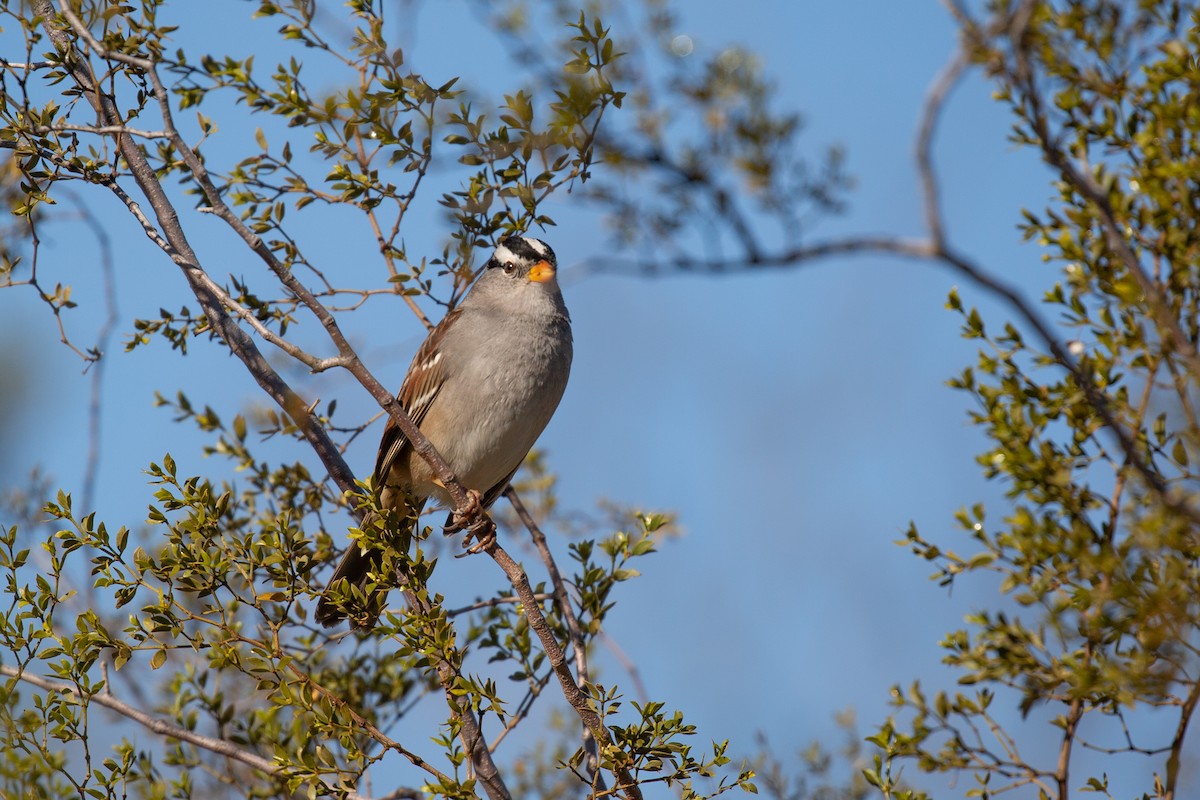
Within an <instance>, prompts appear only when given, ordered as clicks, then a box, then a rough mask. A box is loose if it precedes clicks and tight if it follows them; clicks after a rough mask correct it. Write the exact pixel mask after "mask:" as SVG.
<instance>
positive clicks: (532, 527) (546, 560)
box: [504, 485, 604, 789]
mask: <svg viewBox="0 0 1200 800" xmlns="http://www.w3.org/2000/svg"><path fill="white" fill-rule="evenodd" d="M504 496H505V497H507V498H508V502H509V503H511V504H512V507H513V510H514V511H516V512H517V516H518V517H519V518H520V519H521V522H522V523H523V524H524V525H525V528H526V530H528V531H529V536H530V538H532V539H533V544H534V547H536V548H537V551H538V555H539V556H541V559H542V563H543V564H545V565H546V572H547V573H549V575H550V583H551V585H552V586H553V587H554V599H555V602H556V603H557V604H558V608H559V613H561V614H562V616H563V620H564V621H565V622H566V624H567V631H568V632H569V633H570V634H571V650H572V652H573V653H574V654H575V676H576V679H575V685H576V686H578V687H579V688H580V689H586V687H587V684H588V682H589V681H590V680H591V678H590V677H589V675H588V664H587V644H586V643H585V642H584V639H583V630H582V629H581V628H580V627H579V617H577V616H576V615H575V607H574V606H573V605H572V604H571V597H570V595H568V594H567V586H566V582H565V581H563V578H562V574H561V573H560V572H559V571H558V564H557V563H556V562H555V561H554V556H553V555H552V554H551V553H550V547H549V545H548V544H547V543H546V535H545V534H544V533H542V529H541V528H540V527H538V524H537V521H536V520H535V519H534V518H533V515H532V514H530V513H529V509H527V508H526V507H525V504H524V503H523V502H521V498H520V496H519V495H518V494H517V490H516V489H514V488H513V487H512V486H511V485H509V487H508V488H507V489H505V490H504ZM583 749H584V752H586V753H587V756H588V765H587V766H588V772H590V773H591V775H592V778H593V781H594V780H595V779H596V778H597V777H598V775H599V770H600V753H599V750H598V748H597V746H596V738H595V736H594V735H593V734H592V731H591V729H590V728H589V727H587V725H584V728H583ZM589 783H590V781H589ZM597 788H600V789H603V788H604V785H603V783H602V782H601V783H600V784H599V785H598V786H597Z"/></svg>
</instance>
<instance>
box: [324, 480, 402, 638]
mask: <svg viewBox="0 0 1200 800" xmlns="http://www.w3.org/2000/svg"><path fill="white" fill-rule="evenodd" d="M422 505H424V504H423V503H422ZM420 513H421V511H420V508H417V509H416V510H415V511H414V512H413V515H412V517H410V518H409V519H408V520H405V522H404V523H403V524H402V526H401V529H400V530H398V531H396V533H395V535H394V536H389V537H388V538H389V539H391V541H392V542H393V545H392V546H393V547H394V548H395V549H396V550H397V551H399V552H405V551H407V550H408V546H409V542H410V540H411V539H412V528H413V523H414V520H415V518H416V516H417V515H418V514H420ZM376 519H377V518H376V517H375V515H374V514H368V515H367V516H366V517H364V518H363V521H362V525H361V526H360V527H361V528H363V529H366V528H368V527H369V526H371V525H373V524H375V521H376ZM382 564H383V551H382V550H379V549H375V548H373V549H370V550H367V551H366V552H364V551H363V549H362V547H360V546H359V545H358V543H357V542H351V543H350V547H349V548H347V550H346V554H345V555H344V556H342V560H341V562H340V563H339V564H338V566H337V569H336V570H334V572H333V576H332V577H331V578H330V579H329V583H328V584H327V585H326V587H325V591H324V592H322V593H321V599H320V601H319V602H318V603H317V611H316V614H314V615H313V616H314V618H315V619H316V621H317V622H319V623H321V624H322V625H324V626H325V627H329V626H331V625H337V624H338V623H339V622H341V621H342V620H344V619H347V618H349V619H350V621H351V624H352V625H353V626H354V627H355V628H356V629H358V630H364V631H365V630H370V629H371V628H374V627H375V623H377V622H378V621H379V615H380V614H382V613H383V608H384V603H385V602H386V600H387V589H386V588H385V589H375V590H373V591H371V592H369V593H368V594H367V599H366V604H365V606H358V604H348V603H345V602H342V603H340V604H339V603H337V602H335V600H334V597H333V596H332V595H333V593H332V590H333V589H334V588H335V587H336V586H337V585H338V584H339V583H340V582H341V581H343V580H344V581H346V583H347V585H348V586H354V587H358V588H359V589H361V590H365V588H366V586H367V584H368V582H369V581H368V577H367V576H368V575H370V574H372V573H374V574H375V575H376V576H377V577H376V579H375V581H374V582H376V583H381V582H383V579H382V576H380V575H379V571H380V568H381V566H382ZM344 591H345V590H344V589H343V590H341V591H340V592H338V593H337V594H343V595H344Z"/></svg>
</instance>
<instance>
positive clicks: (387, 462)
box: [375, 307, 462, 486]
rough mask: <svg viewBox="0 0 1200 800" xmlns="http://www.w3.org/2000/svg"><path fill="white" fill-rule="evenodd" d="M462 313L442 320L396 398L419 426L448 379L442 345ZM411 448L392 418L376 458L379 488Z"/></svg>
mask: <svg viewBox="0 0 1200 800" xmlns="http://www.w3.org/2000/svg"><path fill="white" fill-rule="evenodd" d="M461 313H462V309H461V307H460V308H456V309H454V310H453V311H451V312H450V313H449V314H447V315H446V316H445V317H443V318H442V321H441V322H440V323H438V325H437V327H436V328H434V329H433V331H431V332H430V334H429V336H427V337H426V338H425V341H424V342H423V343H422V344H421V346H420V348H418V349H417V354H416V355H415V356H413V360H412V364H411V365H410V366H409V368H408V374H407V375H405V376H404V382H403V383H402V384H400V391H399V393H397V395H396V399H397V400H399V401H400V407H401V408H403V409H404V410H405V411H407V412H408V416H409V417H410V418H411V419H412V421H413V424H414V425H417V426H418V427H419V426H420V425H421V421H422V420H423V419H425V414H426V413H427V412H428V411H429V407H430V406H431V405H433V399H434V398H435V397H437V395H438V392H439V391H440V390H441V388H442V383H443V381H444V380H445V377H446V373H445V371H444V363H443V361H442V357H441V352H440V348H439V343H440V342H441V340H442V337H444V336H445V334H446V331H447V330H449V329H450V326H451V325H453V324H454V322H455V320H457V319H458V318H459V316H460V315H461ZM408 445H409V441H408V437H407V436H405V435H404V431H402V430H400V426H399V425H397V424H396V422H395V420H393V419H391V418H389V419H388V421H387V425H386V426H385V427H384V429H383V437H382V438H381V439H380V441H379V455H378V456H377V457H376V459H375V484H376V485H377V486H383V485H384V484H385V483H386V482H387V477H388V474H389V473H391V471H392V467H393V466H395V464H396V462H397V460H399V459H401V458H403V457H404V451H405V450H406V449H407V448H408Z"/></svg>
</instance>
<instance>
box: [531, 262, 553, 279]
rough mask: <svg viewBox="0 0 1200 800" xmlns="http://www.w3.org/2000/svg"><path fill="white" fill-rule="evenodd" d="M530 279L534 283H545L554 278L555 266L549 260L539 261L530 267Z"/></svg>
mask: <svg viewBox="0 0 1200 800" xmlns="http://www.w3.org/2000/svg"><path fill="white" fill-rule="evenodd" d="M529 280H531V281H533V282H534V283H545V282H546V281H549V280H554V267H553V266H551V265H550V262H549V261H539V262H538V263H536V264H534V265H533V266H532V267H530V269H529Z"/></svg>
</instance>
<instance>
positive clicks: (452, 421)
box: [315, 235, 573, 629]
mask: <svg viewBox="0 0 1200 800" xmlns="http://www.w3.org/2000/svg"><path fill="white" fill-rule="evenodd" d="M557 273H558V260H557V258H556V257H555V255H554V251H553V250H551V249H550V246H549V245H548V244H546V243H545V242H543V241H541V240H540V239H534V238H532V237H528V236H517V235H514V236H508V237H506V238H504V239H502V240H501V241H500V242H499V243H498V245H497V246H496V249H495V252H494V253H493V254H492V256H491V258H489V259H488V261H487V263H486V264H485V265H484V267H483V269H482V270H481V271H480V274H479V277H478V278H477V279H476V280H475V283H474V284H473V285H472V286H471V289H470V291H468V293H467V295H466V296H465V297H464V298H463V300H462V302H460V303H459V304H458V305H457V306H456V307H455V308H453V309H452V310H451V311H450V312H449V313H447V314H446V316H445V317H443V318H442V321H441V322H440V323H438V324H437V325H436V326H435V327H434V328H433V330H432V331H430V332H429V335H428V336H427V337H426V339H425V341H424V342H423V343H422V344H421V346H420V347H419V348H418V349H417V352H416V355H415V356H414V357H413V360H412V364H411V365H410V366H409V368H408V372H407V373H406V374H405V376H404V380H403V382H402V383H401V385H400V391H399V392H398V393H397V395H396V399H397V400H398V401H399V403H400V405H401V407H403V408H404V410H405V411H406V412H407V413H408V415H409V417H410V418H411V419H412V421H413V423H414V424H415V425H416V426H417V427H418V428H419V429H420V430H421V433H423V434H424V435H425V436H426V437H427V438H428V439H429V441H430V442H431V443H432V444H433V446H434V448H436V449H437V451H438V452H439V453H440V454H441V455H442V457H443V458H444V459H445V460H446V462H447V463H448V464H449V465H450V467H451V469H452V470H453V471H454V474H455V475H456V476H457V477H458V479H459V481H460V482H461V483H462V484H463V485H464V486H465V487H466V488H467V489H468V490H473V491H474V492H477V493H478V498H479V501H480V503H481V505H482V506H483V508H488V507H490V506H491V505H492V503H494V502H495V501H496V500H497V498H499V497H500V495H501V494H503V492H504V490H505V488H506V487H507V486H508V483H509V481H510V480H512V477H513V475H514V474H515V473H516V471H517V468H518V467H520V466H521V462H522V461H524V459H525V456H526V455H528V453H529V451H530V449H531V448H532V447H533V445H534V443H535V442H536V441H537V439H538V437H539V436H540V435H541V433H542V431H543V430H544V429H545V427H546V425H547V423H549V422H550V418H551V417H552V416H553V414H554V412H555V410H556V409H557V408H558V404H559V401H560V400H561V399H562V396H563V392H564V391H565V390H566V387H567V379H568V377H569V376H570V372H571V359H572V356H573V341H572V336H571V317H570V314H569V313H568V312H567V306H566V304H565V302H564V301H563V296H562V290H561V289H560V288H559V285H558V279H557ZM374 481H375V486H376V487H378V488H379V499H380V505H381V507H383V508H386V509H389V510H391V511H394V512H396V517H395V518H394V519H397V520H398V522H397V523H396V525H397V526H398V530H395V531H389V534H388V536H387V537H385V538H386V541H387V545H385V546H386V547H396V548H399V549H402V550H407V548H408V545H409V542H410V540H411V535H412V530H413V527H414V526H415V524H416V521H417V518H418V517H419V515H420V513H421V511H422V509H423V508H424V506H425V504H426V502H427V501H429V500H434V501H435V502H436V503H437V504H439V505H442V506H449V507H453V505H454V503H453V501H452V500H451V498H450V495H449V494H448V493H447V491H446V489H445V487H444V486H442V484H441V482H440V481H439V480H438V479H437V476H436V475H435V474H434V472H433V470H432V469H431V468H430V466H429V465H428V464H427V463H426V462H425V460H424V459H423V458H422V457H421V456H420V455H419V454H418V453H417V452H416V451H415V450H414V449H413V447H412V443H411V442H410V441H409V440H408V437H406V436H405V435H404V432H403V431H401V430H400V427H399V426H398V425H396V423H395V421H394V420H390V419H389V420H388V423H387V425H386V427H385V428H384V430H383V436H382V438H381V440H380V443H379V453H378V455H377V457H376V460H375V471H374ZM372 517H373V515H371V514H368V515H367V518H364V520H363V522H362V524H361V526H360V529H362V530H366V529H367V528H368V526H369V525H371V524H372V523H373V522H374V519H373V518H372ZM453 518H454V514H453V513H452V514H451V516H450V518H448V522H449V520H451V519H453ZM385 561H388V562H389V563H390V561H389V560H387V559H385V553H384V551H383V550H381V549H379V548H378V547H364V546H362V545H361V544H360V543H357V542H352V543H351V545H350V547H349V548H348V549H347V551H346V553H345V555H344V556H343V557H342V560H341V562H340V563H339V564H338V566H337V569H336V570H335V571H334V573H333V576H332V577H331V578H330V580H329V583H328V584H327V585H326V588H325V590H324V592H323V593H322V595H321V599H320V601H319V602H318V604H317V610H316V614H315V619H316V621H317V622H319V623H321V624H322V625H325V626H331V625H336V624H338V623H339V622H341V621H342V620H343V619H346V618H347V617H349V618H350V619H351V624H352V625H353V626H354V627H356V628H359V629H370V628H372V627H374V625H375V623H376V622H377V621H378V618H379V615H380V613H381V612H382V609H383V604H384V601H385V599H386V596H387V588H386V583H384V584H383V586H382V588H380V587H379V586H378V584H380V583H381V582H382V581H384V580H385V576H383V575H380V574H379V573H380V571H381V570H382V568H383V565H384V563H385ZM343 582H348V584H349V586H356V587H358V588H359V589H361V590H363V591H364V592H365V593H366V596H367V601H368V602H367V606H366V607H365V608H361V609H359V608H352V609H349V610H347V608H346V607H345V606H346V604H345V603H344V600H345V597H346V594H345V588H346V587H345V586H343ZM339 586H342V588H340V589H339ZM336 596H340V597H341V602H339V601H337V600H335V599H334V598H335V597H336Z"/></svg>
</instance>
